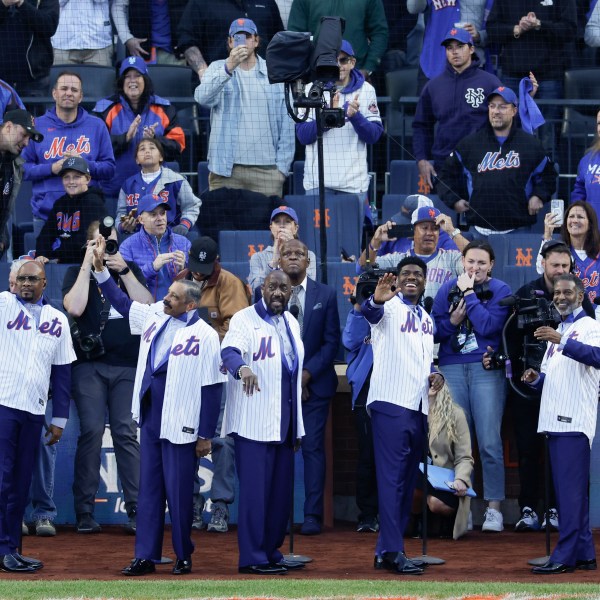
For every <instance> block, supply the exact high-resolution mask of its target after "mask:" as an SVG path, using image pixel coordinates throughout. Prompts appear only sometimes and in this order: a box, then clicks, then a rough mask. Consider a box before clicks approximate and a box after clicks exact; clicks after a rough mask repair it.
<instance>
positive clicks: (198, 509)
mask: <svg viewBox="0 0 600 600" xmlns="http://www.w3.org/2000/svg"><path fill="white" fill-rule="evenodd" d="M203 512H204V496H199V497H198V499H197V500H196V501H195V502H194V517H193V519H194V520H193V521H192V529H194V530H196V531H202V530H203V529H204V528H205V527H206V523H205V522H204V519H203V518H202V513H203Z"/></svg>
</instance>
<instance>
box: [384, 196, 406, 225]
mask: <svg viewBox="0 0 600 600" xmlns="http://www.w3.org/2000/svg"><path fill="white" fill-rule="evenodd" d="M406 196H408V194H384V195H383V198H382V199H381V222H382V223H385V222H386V221H389V220H390V219H391V218H392V216H393V215H395V214H396V213H397V212H399V210H400V207H401V206H402V204H403V203H404V200H406Z"/></svg>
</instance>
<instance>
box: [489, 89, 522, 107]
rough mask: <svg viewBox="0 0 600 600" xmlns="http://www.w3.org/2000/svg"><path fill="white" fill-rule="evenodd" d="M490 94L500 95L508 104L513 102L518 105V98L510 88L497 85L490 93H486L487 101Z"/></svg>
mask: <svg viewBox="0 0 600 600" xmlns="http://www.w3.org/2000/svg"><path fill="white" fill-rule="evenodd" d="M492 96H500V97H501V98H503V99H504V100H505V101H506V102H508V103H509V104H514V105H515V106H519V99H518V98H517V95H516V94H515V93H514V92H513V91H512V90H511V89H510V88H507V87H504V86H500V87H497V88H496V89H495V90H494V91H493V92H492V93H491V94H488V96H487V101H488V102H489V101H490V98H491V97H492Z"/></svg>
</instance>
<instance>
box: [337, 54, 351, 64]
mask: <svg viewBox="0 0 600 600" xmlns="http://www.w3.org/2000/svg"><path fill="white" fill-rule="evenodd" d="M352 60H354V57H353V56H342V57H340V58H338V65H347V64H348V63H349V62H350V61H352Z"/></svg>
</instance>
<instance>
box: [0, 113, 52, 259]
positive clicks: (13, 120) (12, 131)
mask: <svg viewBox="0 0 600 600" xmlns="http://www.w3.org/2000/svg"><path fill="white" fill-rule="evenodd" d="M30 139H32V140H33V141H34V142H38V143H39V142H42V141H43V139H44V136H43V135H42V134H41V133H40V132H39V131H38V130H37V129H36V128H35V125H34V122H33V117H32V116H31V114H30V113H28V112H27V111H26V110H11V111H8V112H6V113H4V122H3V123H1V124H0V186H1V187H0V189H1V190H2V195H1V196H0V257H1V256H2V255H3V254H4V253H5V252H6V250H7V248H8V247H9V245H10V232H9V231H8V228H7V226H6V225H7V223H8V219H9V218H10V213H11V211H12V209H13V206H14V204H15V200H16V198H17V194H18V193H19V187H21V179H22V177H23V162H24V161H23V159H22V158H21V157H20V156H19V155H20V154H21V152H22V150H23V148H26V147H27V145H28V144H29V140H30ZM9 258H11V259H12V256H9Z"/></svg>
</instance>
